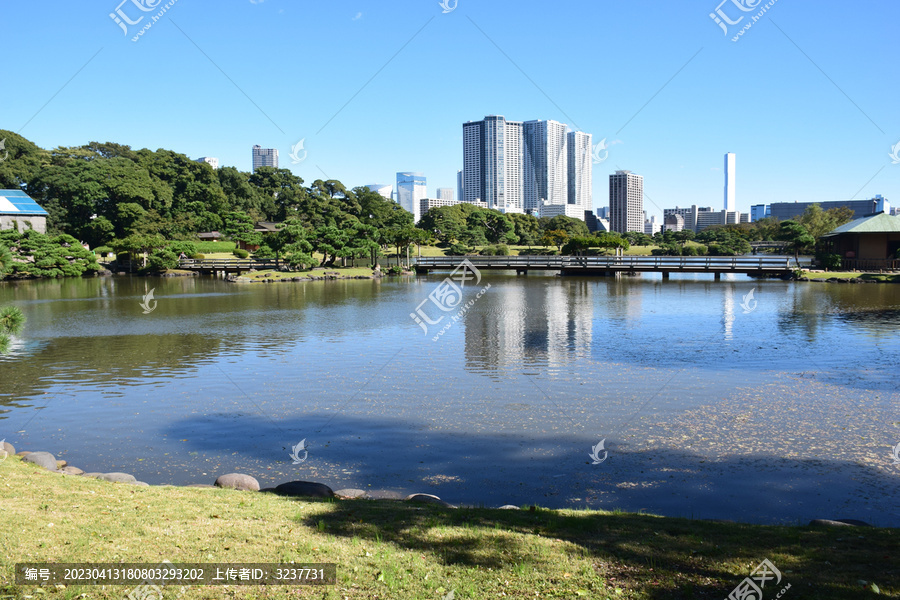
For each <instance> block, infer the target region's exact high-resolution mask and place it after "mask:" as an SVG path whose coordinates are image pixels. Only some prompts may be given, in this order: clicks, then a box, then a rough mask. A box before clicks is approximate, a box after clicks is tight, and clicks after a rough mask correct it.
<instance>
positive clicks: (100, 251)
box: [94, 246, 113, 258]
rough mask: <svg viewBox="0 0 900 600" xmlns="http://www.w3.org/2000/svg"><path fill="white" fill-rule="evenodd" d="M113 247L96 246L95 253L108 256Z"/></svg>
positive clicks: (104, 256)
mask: <svg viewBox="0 0 900 600" xmlns="http://www.w3.org/2000/svg"><path fill="white" fill-rule="evenodd" d="M112 251H113V249H112V248H110V247H109V246H97V247H96V248H94V253H95V254H99V255H100V256H102V257H103V258H106V257H107V255H109V254H112Z"/></svg>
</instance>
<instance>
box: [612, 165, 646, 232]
mask: <svg viewBox="0 0 900 600" xmlns="http://www.w3.org/2000/svg"><path fill="white" fill-rule="evenodd" d="M609 212H610V219H609V221H610V227H611V228H612V230H613V231H616V232H618V233H626V232H628V231H639V232H641V233H643V231H644V178H643V177H642V176H641V175H635V174H634V173H632V172H631V171H616V172H615V173H613V174H612V175H610V176H609Z"/></svg>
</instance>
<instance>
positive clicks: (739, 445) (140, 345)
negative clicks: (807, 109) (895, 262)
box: [0, 272, 900, 527]
mask: <svg viewBox="0 0 900 600" xmlns="http://www.w3.org/2000/svg"><path fill="white" fill-rule="evenodd" d="M444 276H445V275H442V274H432V275H431V276H429V277H418V278H416V277H409V278H396V277H395V278H386V279H383V280H352V281H327V282H321V281H315V282H295V283H273V284H252V285H241V284H231V283H226V282H224V281H222V280H218V279H213V278H172V279H160V278H137V277H114V278H95V279H85V280H78V279H69V280H61V281H26V282H4V283H0V305H5V304H14V305H16V306H19V307H21V308H22V310H23V311H24V312H25V313H26V316H27V318H28V322H27V325H26V330H25V332H24V335H23V338H22V339H21V340H18V341H17V342H16V344H15V346H14V348H15V350H14V352H13V354H11V355H10V356H8V357H5V358H0V438H6V440H7V441H8V442H11V443H12V444H14V445H15V446H16V447H17V449H30V450H47V451H50V452H53V453H54V454H56V455H57V457H58V458H64V459H66V460H67V461H68V462H69V464H71V465H75V466H78V467H81V468H82V469H84V470H85V471H103V472H110V471H125V472H128V473H132V474H134V475H135V476H136V477H137V478H138V479H139V480H142V481H146V482H148V483H151V484H167V483H168V484H187V483H212V482H213V481H214V480H215V478H216V476H218V475H220V474H223V473H229V472H241V473H248V474H250V475H253V476H254V477H256V478H257V479H258V480H259V481H260V484H261V486H262V487H267V486H274V485H277V484H278V483H282V482H285V481H290V480H297V479H299V480H307V481H319V482H322V483H326V484H328V485H329V486H331V487H332V488H333V489H335V490H337V489H341V488H361V489H365V490H369V491H371V492H373V493H375V494H383V493H384V492H399V493H402V494H407V493H413V492H424V493H431V494H436V495H438V496H440V497H441V498H443V499H444V500H447V501H449V502H452V503H455V504H469V505H486V506H499V505H501V504H517V505H522V504H532V503H534V504H538V505H541V506H548V507H591V508H602V509H609V510H611V509H623V510H628V511H646V512H650V513H654V514H664V515H670V516H683V517H693V518H698V519H699V518H703V519H732V520H737V521H746V522H755V523H805V522H806V521H808V520H809V519H813V518H857V519H862V520H865V521H868V522H870V523H872V524H876V525H882V526H894V527H897V526H900V508H898V505H897V502H896V499H897V498H898V497H900V465H894V464H893V460H892V456H891V453H892V446H894V445H895V444H898V443H900V394H898V390H897V388H898V386H897V381H898V357H900V335H898V334H900V286H898V285H891V284H865V285H853V284H825V283H792V282H783V281H779V280H753V279H750V278H748V277H745V276H740V275H735V276H730V279H723V280H722V281H718V282H716V281H713V279H712V277H711V276H704V275H697V276H684V277H682V278H677V277H676V276H674V275H673V277H672V279H671V280H669V281H662V280H661V278H660V277H659V276H653V275H643V276H640V277H623V278H620V279H614V278H578V277H566V278H561V277H556V276H551V275H535V274H529V275H528V276H527V277H517V276H516V275H515V274H514V273H507V272H487V273H483V278H482V281H481V284H480V285H479V286H478V287H472V286H471V285H470V286H469V287H467V288H466V289H465V298H464V302H468V301H470V300H475V302H474V303H473V304H472V305H471V308H469V310H468V312H467V313H466V314H465V316H464V317H463V318H461V319H459V320H458V321H457V322H454V323H453V324H452V325H451V326H450V327H449V329H447V330H446V332H445V333H444V334H443V335H441V336H439V337H438V339H437V341H432V338H433V336H434V334H436V333H437V331H438V330H439V329H440V327H441V325H443V324H445V323H446V322H447V321H448V319H445V320H444V322H442V323H441V324H439V325H433V326H431V327H430V328H429V332H428V334H426V333H425V332H423V331H422V329H421V328H420V327H419V326H418V325H417V324H416V323H415V322H414V321H413V319H411V318H410V313H412V312H414V311H415V310H416V307H417V306H419V305H420V303H421V302H422V301H423V300H425V299H426V298H428V294H429V293H430V292H432V291H433V290H434V289H435V288H436V287H437V286H438V285H439V284H440V283H441V281H442V280H443V278H444ZM486 284H490V289H488V290H487V291H486V292H485V293H484V294H483V295H482V296H481V297H478V298H477V299H476V294H477V292H478V290H479V289H481V288H482V287H483V286H485V285H486ZM151 289H154V296H155V301H156V302H157V304H156V308H155V309H154V310H153V311H152V312H150V313H149V314H144V310H143V309H142V307H141V302H142V297H143V296H144V295H145V294H147V293H148V292H149V291H150V290H151ZM751 290H752V291H753V296H752V298H750V297H748V293H749V292H750V291H751ZM150 306H153V304H152V303H151V305H150ZM425 309H427V310H428V311H429V313H430V316H431V317H432V318H435V317H437V315H438V314H440V311H435V310H434V309H433V307H432V308H431V309H429V308H428V305H427V304H426V305H425ZM301 440H306V446H307V448H308V455H306V460H305V461H303V462H302V463H300V464H293V462H294V461H292V459H291V457H290V451H291V447H292V446H294V445H296V444H298V443H299V442H300V441H301ZM604 440H605V441H604ZM601 441H604V444H603V448H602V449H600V448H599V447H598V446H597V444H598V443H599V442H601ZM595 448H597V450H596V451H595V452H594V451H593V450H594V449H595ZM300 456H301V457H302V456H303V454H302V453H300ZM592 456H593V457H596V459H595V458H593V457H592ZM595 462H596V463H598V464H594V463H595Z"/></svg>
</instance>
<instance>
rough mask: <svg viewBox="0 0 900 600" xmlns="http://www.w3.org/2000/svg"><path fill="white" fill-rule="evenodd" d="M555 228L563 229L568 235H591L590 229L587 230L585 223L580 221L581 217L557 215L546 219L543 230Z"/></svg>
mask: <svg viewBox="0 0 900 600" xmlns="http://www.w3.org/2000/svg"><path fill="white" fill-rule="evenodd" d="M557 229H559V230H562V231H565V232H566V233H567V234H569V235H570V236H573V235H582V236H588V235H591V232H590V230H588V228H587V225H586V224H585V222H584V221H582V220H581V219H576V218H574V217H567V216H565V215H557V216H555V217H553V218H552V219H550V220H549V221H546V226H545V227H544V231H547V230H557Z"/></svg>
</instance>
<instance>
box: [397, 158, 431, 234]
mask: <svg viewBox="0 0 900 600" xmlns="http://www.w3.org/2000/svg"><path fill="white" fill-rule="evenodd" d="M426 197H428V190H427V188H426V186H425V175H424V174H423V173H412V172H408V171H404V172H401V173H397V203H398V204H399V205H400V206H401V207H403V208H405V209H406V210H408V211H409V212H411V213H412V214H413V219H414V220H413V223H418V222H419V219H421V218H422V213H421V211H420V208H419V201H420V200H421V199H422V198H426Z"/></svg>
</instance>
